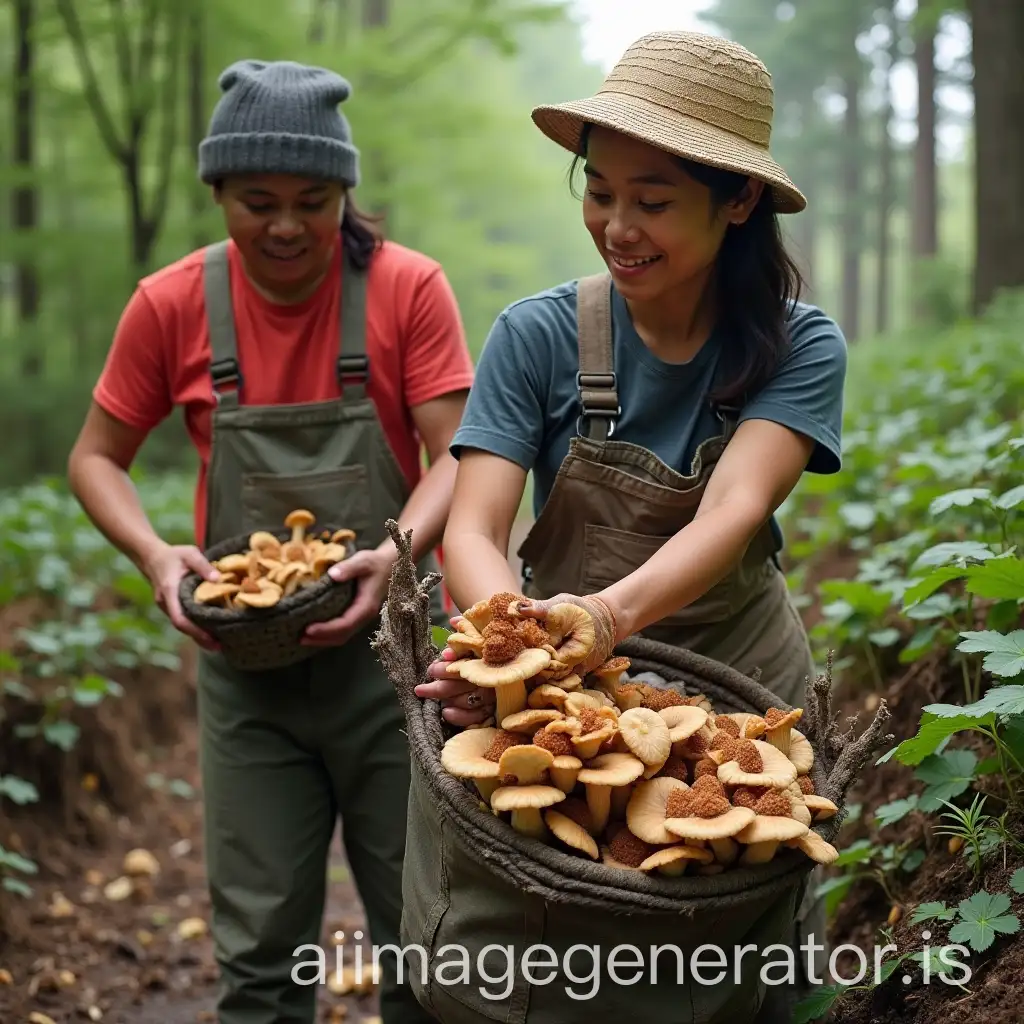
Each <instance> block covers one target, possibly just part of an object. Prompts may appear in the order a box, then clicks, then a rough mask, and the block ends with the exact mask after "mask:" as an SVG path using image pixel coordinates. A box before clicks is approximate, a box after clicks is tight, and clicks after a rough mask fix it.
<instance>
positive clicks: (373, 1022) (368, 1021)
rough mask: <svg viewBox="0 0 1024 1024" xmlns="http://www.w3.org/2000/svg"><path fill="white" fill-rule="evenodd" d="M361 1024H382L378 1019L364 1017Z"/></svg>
mask: <svg viewBox="0 0 1024 1024" xmlns="http://www.w3.org/2000/svg"><path fill="white" fill-rule="evenodd" d="M363 1024H383V1021H382V1020H381V1019H380V1017H364V1018H363Z"/></svg>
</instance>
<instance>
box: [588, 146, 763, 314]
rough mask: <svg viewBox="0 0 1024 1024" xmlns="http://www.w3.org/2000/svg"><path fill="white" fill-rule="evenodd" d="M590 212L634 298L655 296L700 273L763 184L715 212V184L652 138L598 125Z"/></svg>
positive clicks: (620, 283)
mask: <svg viewBox="0 0 1024 1024" xmlns="http://www.w3.org/2000/svg"><path fill="white" fill-rule="evenodd" d="M584 171H585V173H586V176H587V191H586V194H585V196H584V200H583V220H584V223H585V224H586V226H587V230H588V231H589V232H590V234H591V237H592V238H593V239H594V244H595V245H596V246H597V250H598V252H600V254H601V256H602V257H603V258H604V260H605V262H606V263H607V265H608V269H609V271H610V272H611V274H612V277H613V279H614V281H615V285H616V287H617V288H618V290H619V291H620V292H621V293H622V295H623V297H624V298H626V299H632V300H634V301H645V302H647V301H651V300H652V299H657V298H658V297H659V296H662V295H665V294H666V293H668V292H671V291H673V290H675V289H677V288H678V287H679V286H680V285H684V284H686V283H687V282H690V281H692V280H693V279H694V278H698V277H700V276H701V275H702V274H703V273H704V272H705V271H707V270H708V269H709V268H710V267H711V266H712V265H713V264H714V261H715V258H716V256H717V255H718V250H719V248H720V246H721V244H722V240H723V238H724V237H725V232H726V230H727V228H728V226H729V225H730V224H731V223H732V224H738V223H742V222H743V221H744V220H745V219H746V218H747V217H748V216H749V214H750V211H751V210H752V209H753V207H754V205H755V203H756V201H757V198H758V197H759V196H760V192H761V189H760V187H758V186H759V183H756V182H752V185H754V186H755V187H753V188H748V189H744V191H743V192H742V193H741V195H740V199H739V200H738V201H736V202H733V203H729V204H727V205H725V206H723V207H722V208H721V209H719V210H718V211H717V212H716V213H713V212H712V204H711V190H710V189H709V188H708V187H707V186H706V185H702V184H701V183H700V182H699V181H696V180H694V179H693V178H691V177H690V176H689V175H688V174H687V173H686V172H685V171H684V170H683V169H682V168H681V167H680V166H679V165H678V164H677V163H676V162H675V161H674V160H673V158H672V157H671V156H670V155H669V154H667V153H665V152H663V151H662V150H659V149H655V148H654V147H653V146H649V145H647V143H644V142H640V141H638V140H636V139H632V138H630V137H629V136H626V135H622V134H620V133H619V132H614V131H611V130H610V129H607V128H602V127H597V126H595V127H594V128H593V129H592V130H591V133H590V136H589V139H588V145H587V159H586V164H585V166H584Z"/></svg>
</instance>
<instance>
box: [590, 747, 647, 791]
mask: <svg viewBox="0 0 1024 1024" xmlns="http://www.w3.org/2000/svg"><path fill="white" fill-rule="evenodd" d="M643 773H644V763H643V761H641V760H640V759H639V758H636V757H634V756H633V755H632V754H600V755H598V756H597V757H595V758H593V760H591V761H589V762H588V763H587V764H586V765H585V766H584V767H583V768H582V769H581V770H580V774H579V777H578V778H577V781H578V782H582V783H583V785H585V786H628V785H629V784H630V783H631V782H634V781H636V780H637V779H638V778H640V776H641V775H643Z"/></svg>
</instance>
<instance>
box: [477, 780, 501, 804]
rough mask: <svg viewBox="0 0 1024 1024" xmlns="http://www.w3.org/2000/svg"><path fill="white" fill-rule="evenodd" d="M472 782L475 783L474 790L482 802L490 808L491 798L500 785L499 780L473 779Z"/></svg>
mask: <svg viewBox="0 0 1024 1024" xmlns="http://www.w3.org/2000/svg"><path fill="white" fill-rule="evenodd" d="M473 781H474V782H475V783H476V788H477V790H478V791H479V793H480V795H481V796H482V797H483V799H484V802H485V803H486V804H487V805H488V806H490V803H491V796H492V795H493V794H494V791H495V790H496V789H497V788H498V787H499V786H500V785H501V779H497V778H495V779H474V780H473Z"/></svg>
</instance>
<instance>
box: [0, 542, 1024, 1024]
mask: <svg viewBox="0 0 1024 1024" xmlns="http://www.w3.org/2000/svg"><path fill="white" fill-rule="evenodd" d="M515 543H518V539H516V541H515V542H514V544H513V550H515ZM18 614H19V615H20V616H24V615H26V614H28V615H29V616H31V610H30V609H29V610H26V609H21V610H20V611H19V613H18ZM807 614H810V615H813V614H814V611H813V609H809V610H808V612H807ZM8 619H9V615H8ZM5 626H6V627H7V629H6V632H7V635H8V636H10V627H11V626H12V623H11V622H10V621H7V622H4V614H3V610H0V639H2V638H3V635H4V633H5V628H4V627H5ZM0 646H2V645H0ZM889 669H890V671H889V672H888V674H887V676H888V680H889V681H888V683H887V686H886V689H885V691H884V693H881V694H878V695H877V696H884V697H885V698H886V700H887V702H888V704H889V707H890V709H891V710H892V712H893V719H892V731H893V732H894V733H895V734H896V736H897V738H898V739H903V738H905V737H907V736H909V735H911V734H912V733H913V732H914V731H915V729H916V725H917V720H918V717H919V714H920V708H921V706H922V705H924V704H927V703H930V702H933V701H938V700H944V699H956V697H957V687H959V686H961V685H962V684H961V683H960V680H959V677H954V676H952V675H951V674H950V673H948V671H943V668H942V666H941V665H940V664H939V663H938V662H934V661H929V660H927V659H926V660H924V661H922V662H920V663H918V664H917V665H914V666H910V667H909V668H907V667H903V666H889ZM191 671H192V670H191V667H190V666H187V667H186V669H185V671H184V672H182V673H179V674H172V673H167V672H163V673H160V672H157V673H154V672H152V671H149V672H148V673H140V674H139V675H138V677H135V678H131V677H129V678H125V679H123V680H121V681H122V682H123V683H124V685H125V697H123V698H122V699H121V700H120V701H117V702H109V703H110V705H111V706H110V708H109V710H107V709H106V707H104V708H101V709H100V710H99V712H97V711H96V710H94V709H87V710H86V712H85V715H84V717H83V719H82V724H83V727H84V728H83V737H82V742H80V744H79V745H78V747H77V748H76V752H75V754H74V755H72V756H69V757H68V758H67V759H66V763H65V764H63V766H62V768H61V770H60V771H59V772H57V771H55V770H54V768H53V762H54V759H53V757H52V751H50V752H41V753H39V757H40V758H42V757H43V756H44V754H45V756H46V757H47V758H48V760H45V761H42V760H40V761H39V762H33V761H32V760H31V759H32V757H33V756H34V754H33V751H32V749H31V747H30V745H27V744H25V743H23V742H19V743H10V742H9V737H8V735H7V734H5V732H4V730H5V729H6V730H9V729H10V728H12V727H13V725H14V724H16V723H12V722H7V723H3V725H2V727H0V774H3V773H5V772H8V773H12V772H13V773H14V774H21V775H22V776H23V777H27V778H34V779H36V780H37V782H38V785H39V787H40V791H41V795H42V797H43V799H42V801H41V803H40V805H38V807H36V808H35V809H33V810H31V811H30V812H29V813H23V814H19V815H16V816H14V817H11V818H8V819H6V820H4V819H0V843H3V844H4V845H5V846H6V847H7V848H8V849H10V850H15V851H19V852H23V853H25V854H26V855H32V856H33V857H35V858H36V859H37V860H38V861H39V863H40V866H41V873H40V875H39V877H38V878H36V879H34V880H33V885H34V888H35V894H34V896H33V897H32V899H30V900H27V901H25V900H15V899H11V898H10V897H7V898H5V900H4V902H3V904H2V905H0V1022H2V1024H23V1022H24V1024H65V1022H72V1021H86V1020H92V1021H101V1022H105V1024H195V1022H203V1021H209V1022H213V1021H215V1019H216V1018H215V1013H214V1005H215V1000H216V981H217V971H216V967H215V964H214V960H213V951H212V947H211V942H210V938H209V935H208V932H207V922H208V914H209V900H208V897H207V893H206V888H205V875H204V857H203V841H202V813H201V803H200V798H199V779H198V769H197V751H196V730H195V717H194V687H193V686H192V685H191V683H190V679H191ZM838 696H839V701H838V706H839V709H840V717H841V718H845V717H848V716H851V715H854V714H857V713H858V712H860V713H861V722H862V724H863V723H866V721H867V719H868V714H866V713H865V712H867V711H868V710H870V702H871V700H872V699H873V698H871V697H868V698H865V694H864V693H863V692H860V693H857V694H850V693H847V694H843V693H842V691H840V694H839V695H838ZM866 700H867V704H866V703H865V701H866ZM89 716H92V717H91V718H90V717H89ZM14 751H21V752H23V756H24V757H27V758H28V759H29V760H28V763H22V762H21V761H18V762H13V761H12V757H13V752H14ZM979 756H984V751H983V750H981V749H980V748H979ZM918 787H919V784H917V783H914V781H913V780H912V779H911V777H910V773H909V772H908V771H907V770H906V769H903V768H900V767H899V766H897V765H894V764H888V765H885V766H884V767H882V768H880V769H874V770H872V771H871V773H870V777H869V778H868V779H867V780H866V781H865V783H864V784H863V785H858V786H857V787H855V789H854V790H853V792H851V794H850V800H851V801H852V802H858V801H859V802H862V805H863V813H862V815H861V818H860V820H859V821H858V822H856V823H854V824H852V825H850V826H849V827H848V828H847V829H846V830H845V831H844V833H843V836H842V837H841V845H846V844H848V843H850V842H852V841H854V840H856V839H859V838H872V839H873V840H874V841H875V842H900V841H902V840H904V839H914V838H916V839H918V840H920V841H921V842H922V843H923V847H924V850H925V854H926V859H925V862H924V863H923V864H922V865H921V867H920V868H919V869H918V871H916V872H915V873H914V874H913V875H912V876H908V878H907V879H906V880H903V881H901V882H900V885H902V888H897V890H896V891H895V892H893V893H891V894H887V893H886V892H884V891H883V890H882V888H881V887H880V886H879V885H877V884H875V883H874V882H872V881H863V882H858V883H857V885H856V888H854V889H853V890H852V891H851V893H850V895H849V897H848V898H847V900H846V901H845V902H844V903H843V905H842V906H841V907H840V910H839V913H838V915H837V917H836V919H835V920H834V921H833V922H832V925H831V928H830V935H829V938H830V941H831V943H832V944H833V946H835V945H837V944H839V943H856V944H857V945H859V946H860V947H861V948H864V949H870V948H872V947H873V946H875V945H879V944H880V943H879V939H878V935H879V930H880V929H881V928H882V927H883V926H884V925H885V923H886V920H887V918H888V917H889V915H890V914H891V913H892V912H893V897H895V901H896V906H897V907H898V911H897V913H898V914H899V915H900V916H899V920H897V921H896V923H895V925H894V926H893V930H892V941H895V942H896V943H897V944H898V945H899V946H900V950H901V951H903V950H905V949H908V948H914V949H916V948H920V944H921V937H920V933H921V931H922V927H921V926H917V925H911V924H909V914H903V913H902V911H903V907H909V908H912V907H913V906H914V905H916V904H917V903H920V902H924V901H928V900H945V901H946V902H947V905H950V906H952V905H955V904H956V902H957V901H958V900H960V899H962V898H964V897H966V896H969V895H971V894H972V893H973V892H975V891H976V890H977V885H975V884H974V883H973V881H972V879H971V877H970V872H969V870H968V867H967V864H966V862H965V861H964V860H963V858H962V857H959V856H955V855H952V854H950V853H949V851H948V849H947V847H946V845H945V840H944V839H942V838H937V837H934V836H932V835H930V834H929V832H928V830H927V828H926V825H925V819H924V818H923V816H920V815H917V814H911V815H910V816H908V817H907V818H906V819H904V821H902V822H900V823H899V824H898V825H896V826H893V827H891V828H889V829H887V830H886V831H885V833H884V834H883V835H882V836H881V838H880V837H879V835H878V833H877V832H875V831H873V830H872V829H871V828H870V827H869V826H868V825H867V824H866V822H868V821H869V820H870V816H871V812H872V811H873V810H874V808H876V807H877V806H879V805H880V804H882V803H886V802H888V801H891V800H895V799H897V798H899V797H902V796H905V795H907V794H908V793H909V792H911V791H913V790H914V789H915V788H918ZM1015 828H1016V829H1017V830H1018V834H1021V832H1020V823H1019V822H1018V823H1016V824H1015ZM138 850H143V851H146V853H148V854H150V855H151V857H146V856H144V855H140V854H138V853H136V854H135V858H136V859H140V858H141V859H142V860H146V861H151V863H150V864H149V865H148V868H149V869H150V870H155V873H153V874H143V875H140V876H130V874H129V873H127V872H126V863H125V857H126V854H128V853H129V852H130V851H138ZM143 866H144V865H143ZM1019 866H1020V863H1019V862H1018V863H1015V862H1013V861H1007V863H1006V864H1002V863H998V864H994V865H990V866H989V868H988V870H987V874H986V877H985V879H984V884H985V885H987V886H988V887H989V891H993V892H995V891H1000V892H1005V891H1007V885H1006V882H1007V879H1008V877H1009V875H1010V874H1011V873H1012V872H1013V870H1014V869H1015V868H1016V867H1019ZM329 877H330V882H331V884H330V886H329V905H328V907H327V911H326V914H325V918H324V923H323V933H322V938H321V944H322V945H323V947H324V948H327V949H329V948H331V946H332V938H331V937H332V936H333V935H334V934H335V933H336V932H337V931H339V930H341V931H344V932H345V933H346V934H347V935H348V936H351V935H352V933H353V932H354V931H355V930H357V929H359V928H360V927H363V926H364V919H363V914H362V908H361V905H360V903H359V900H358V898H357V896H356V893H355V890H354V887H353V885H352V884H351V881H350V879H349V876H348V871H347V868H346V864H345V858H344V853H343V851H342V850H341V848H340V845H339V844H338V843H337V840H336V842H335V846H334V847H333V853H332V857H331V864H330V868H329ZM1013 911H1014V912H1015V913H1017V914H1022V913H1024V897H1022V896H1015V897H1014V899H1013ZM5 915H6V916H5ZM931 927H932V931H933V933H934V937H933V938H932V940H931V941H932V943H933V944H938V943H941V942H942V941H943V939H944V937H945V931H946V929H947V928H948V926H946V925H941V924H936V923H933V924H932V926H931ZM364 930H365V929H364ZM5 932H6V940H5V939H4V938H3V936H4V934H5ZM971 959H972V969H973V971H974V976H973V978H972V979H971V981H970V983H969V984H968V985H967V986H966V988H965V989H958V988H951V987H950V986H948V985H945V984H938V983H935V982H933V983H932V984H930V985H924V984H922V983H921V979H920V969H919V968H915V970H914V971H913V974H914V977H911V976H910V974H908V975H907V977H908V978H910V981H909V982H908V981H905V980H904V979H903V977H902V972H900V971H897V972H896V974H895V975H894V977H893V978H892V979H890V981H889V982H887V983H886V984H885V985H883V986H881V987H880V988H878V989H877V990H876V991H875V992H873V993H870V994H857V993H851V994H849V995H848V996H847V997H846V998H844V999H843V1000H842V1002H841V1003H840V1004H838V1005H837V1006H836V1008H835V1010H834V1011H833V1013H832V1014H831V1016H830V1017H829V1018H828V1019H829V1021H830V1022H832V1024H896V1022H897V1021H901V1020H905V1021H908V1022H913V1024H939V1022H942V1024H947V1021H948V1020H949V1018H950V1016H951V1015H955V1018H956V1021H957V1024H1010V1022H1014V1024H1019V1022H1020V1021H1022V1020H1024V1012H1022V1011H1021V1010H1020V1007H1019V998H1020V997H1019V992H1020V990H1021V986H1022V984H1024V933H1018V934H1017V935H1013V936H1005V937H1000V938H999V939H997V941H996V943H995V944H994V945H993V946H992V947H991V948H990V949H989V950H988V951H987V952H986V953H985V954H983V955H978V956H974V957H972V958H971ZM840 970H841V971H842V972H843V973H844V974H845V975H849V974H852V973H854V971H855V970H856V965H855V963H852V962H851V963H846V962H845V961H843V960H841V961H840ZM336 988H338V986H336ZM319 998H320V1012H319V1016H320V1019H321V1020H322V1021H334V1022H340V1021H344V1022H346V1024H358V1022H369V1021H372V1020H374V1019H375V1018H376V1014H377V1005H376V997H375V995H374V993H373V992H372V991H370V992H364V993H358V992H353V991H351V990H346V986H345V985H344V984H343V985H342V986H340V990H338V991H332V990H331V989H330V988H328V987H327V986H325V987H323V988H322V990H321V991H320V996H319ZM377 1019H379V1018H377ZM780 1024H781V1022H780Z"/></svg>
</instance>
